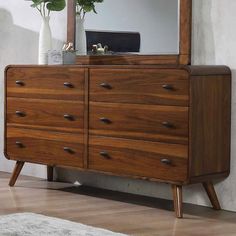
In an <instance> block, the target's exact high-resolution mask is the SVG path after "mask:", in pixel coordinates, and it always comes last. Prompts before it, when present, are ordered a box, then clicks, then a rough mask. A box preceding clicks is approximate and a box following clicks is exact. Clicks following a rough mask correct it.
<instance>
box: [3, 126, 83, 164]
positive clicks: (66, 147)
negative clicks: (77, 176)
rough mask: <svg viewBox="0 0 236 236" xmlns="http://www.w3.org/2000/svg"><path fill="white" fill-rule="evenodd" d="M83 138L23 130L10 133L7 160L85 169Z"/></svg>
mask: <svg viewBox="0 0 236 236" xmlns="http://www.w3.org/2000/svg"><path fill="white" fill-rule="evenodd" d="M83 150H84V146H83V135H82V134H80V135H78V134H77V135H75V134H67V133H60V132H48V131H40V130H31V129H19V128H14V127H11V126H8V127H7V131H6V145H5V153H6V156H7V157H8V158H10V159H12V160H22V161H29V162H33V163H39V164H47V165H65V166H76V167H83Z"/></svg>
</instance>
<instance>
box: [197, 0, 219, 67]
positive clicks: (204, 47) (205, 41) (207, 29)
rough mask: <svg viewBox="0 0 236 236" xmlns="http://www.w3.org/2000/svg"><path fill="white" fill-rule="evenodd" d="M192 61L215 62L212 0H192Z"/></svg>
mask: <svg viewBox="0 0 236 236" xmlns="http://www.w3.org/2000/svg"><path fill="white" fill-rule="evenodd" d="M193 9H194V11H193V30H192V33H193V35H192V40H193V41H192V63H193V64H194V65H199V64H212V65H215V64H216V58H215V57H216V55H215V39H214V32H213V24H214V23H213V22H212V0H207V1H206V0H197V1H196V0H195V1H193Z"/></svg>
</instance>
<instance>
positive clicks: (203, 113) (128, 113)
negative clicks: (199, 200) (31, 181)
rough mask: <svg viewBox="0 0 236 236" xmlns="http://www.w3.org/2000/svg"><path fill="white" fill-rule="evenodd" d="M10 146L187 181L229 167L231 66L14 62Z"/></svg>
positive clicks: (177, 196)
mask: <svg viewBox="0 0 236 236" xmlns="http://www.w3.org/2000/svg"><path fill="white" fill-rule="evenodd" d="M5 75H6V76H5V78H6V79H5V82H6V83H5V88H6V92H5V97H6V100H5V111H6V112H5V155H6V157H7V158H8V159H10V160H16V161H17V162H16V167H15V170H14V172H13V175H12V178H11V180H10V186H13V185H14V184H15V182H16V179H17V177H18V175H19V173H20V171H21V169H22V167H23V165H24V163H25V162H31V163H40V164H45V165H47V166H48V179H49V180H52V174H53V169H52V168H53V167H54V166H64V167H73V168H74V167H77V168H79V169H82V170H87V171H98V172H103V173H107V174H113V175H119V176H130V177H134V178H142V179H148V180H152V181H161V182H165V183H170V184H172V188H173V197H174V203H175V211H176V215H177V217H182V186H183V185H187V184H193V183H203V186H204V187H205V189H206V191H207V194H208V196H209V198H210V200H211V202H212V205H213V207H214V208H215V209H220V205H219V202H218V200H217V196H216V193H215V191H214V187H213V185H212V180H214V179H216V178H219V177H227V176H228V175H229V171H230V122H231V115H230V111H231V72H230V70H229V69H228V68H227V67H223V66H214V67H210V66H205V67H202V66H199V67H198V66H79V65H77V66H9V67H7V68H6V71H5Z"/></svg>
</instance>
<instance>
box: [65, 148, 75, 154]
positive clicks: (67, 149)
mask: <svg viewBox="0 0 236 236" xmlns="http://www.w3.org/2000/svg"><path fill="white" fill-rule="evenodd" d="M63 149H64V151H65V152H67V153H70V154H74V153H75V152H74V151H73V150H72V149H71V148H69V147H64V148H63Z"/></svg>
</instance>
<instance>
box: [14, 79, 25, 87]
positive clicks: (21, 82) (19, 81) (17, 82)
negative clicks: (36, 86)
mask: <svg viewBox="0 0 236 236" xmlns="http://www.w3.org/2000/svg"><path fill="white" fill-rule="evenodd" d="M16 85H19V86H24V85H25V83H24V82H23V81H21V80H17V81H16Z"/></svg>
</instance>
